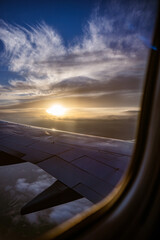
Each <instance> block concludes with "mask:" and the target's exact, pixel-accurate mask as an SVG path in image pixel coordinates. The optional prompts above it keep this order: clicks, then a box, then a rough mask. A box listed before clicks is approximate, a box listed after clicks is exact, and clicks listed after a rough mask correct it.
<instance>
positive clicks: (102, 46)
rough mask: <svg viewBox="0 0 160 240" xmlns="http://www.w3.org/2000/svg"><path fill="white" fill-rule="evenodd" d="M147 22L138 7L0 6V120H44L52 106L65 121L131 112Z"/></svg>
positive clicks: (150, 15) (150, 19) (147, 14)
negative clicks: (60, 108) (61, 109)
mask: <svg viewBox="0 0 160 240" xmlns="http://www.w3.org/2000/svg"><path fill="white" fill-rule="evenodd" d="M155 14H156V1H145V0H143V1H127V2H126V1H116V0H113V1H103V0H101V1H98V0H92V1H91V0H85V1H73V0H68V1H62V0H53V1H42V0H41V1H9V0H7V1H4V0H3V1H1V3H0V113H1V118H3V119H5V118H6V119H7V118H9V119H10V120H15V119H16V118H15V115H16V116H17V118H18V116H19V119H20V118H21V117H22V118H23V119H25V120H26V121H27V118H28V119H31V118H33V119H34V118H36V119H37V118H38V117H39V118H45V119H49V118H51V116H49V114H47V113H46V109H47V108H49V107H51V106H52V105H53V104H57V103H58V104H62V105H63V106H65V107H67V108H68V109H69V111H68V113H67V115H66V116H65V118H66V119H81V118H83V119H88V118H89V119H93V118H101V119H102V118H106V116H110V115H117V113H118V114H119V115H124V113H126V111H130V110H133V111H136V110H137V109H138V108H139V105H140V99H141V92H142V87H143V79H144V75H145V69H146V64H147V56H148V52H149V49H150V48H151V39H152V32H153V28H154V27H153V26H154V21H155ZM52 117H53V116H52ZM63 118H64V117H63Z"/></svg>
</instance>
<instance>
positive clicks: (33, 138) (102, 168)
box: [0, 121, 133, 214]
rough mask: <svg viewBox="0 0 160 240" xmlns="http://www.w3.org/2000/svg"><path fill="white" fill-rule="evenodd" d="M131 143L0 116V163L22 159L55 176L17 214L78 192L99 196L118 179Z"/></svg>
mask: <svg viewBox="0 0 160 240" xmlns="http://www.w3.org/2000/svg"><path fill="white" fill-rule="evenodd" d="M132 149H133V141H122V140H115V139H109V138H104V137H96V136H90V135H83V134H76V133H70V132H64V131H59V130H54V129H53V130H51V129H46V128H39V127H32V126H27V125H22V124H17V123H11V122H6V121H0V165H1V166H2V165H7V164H15V163H20V162H26V161H27V162H30V163H33V164H36V165H37V166H39V167H40V168H42V169H43V170H45V171H46V172H47V173H49V174H50V175H52V176H54V177H55V178H56V179H57V181H56V182H55V183H54V184H53V185H52V186H50V187H49V188H48V189H46V190H45V191H44V192H42V193H41V194H39V195H38V196H37V197H36V198H34V199H33V200H31V202H29V203H28V204H27V205H25V206H24V207H23V208H22V210H21V213H22V214H26V213H29V212H34V211H38V210H41V209H44V208H48V207H51V206H55V205H58V204H62V203H65V202H68V201H72V200H75V199H78V198H80V197H83V196H84V197H86V198H87V199H89V200H90V201H92V202H94V203H96V202H98V201H100V200H101V199H103V198H104V197H105V196H106V195H107V194H108V193H109V192H111V191H112V189H113V188H114V187H115V185H116V184H117V182H118V181H119V180H120V178H121V176H122V175H123V173H124V171H125V169H126V166H127V164H128V162H129V159H130V156H131V153H132Z"/></svg>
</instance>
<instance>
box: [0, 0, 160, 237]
mask: <svg viewBox="0 0 160 240" xmlns="http://www.w3.org/2000/svg"><path fill="white" fill-rule="evenodd" d="M157 2H158V1H156V0H152V1H147V0H142V1H138V0H135V1H127V2H126V1H123V0H120V1H118V0H116V1H112V0H111V1H109V0H108V1H107V0H101V1H97V0H92V1H91V0H85V1H73V0H68V1H65V0H55V1H36V0H35V1H33V0H32V1H30V0H29V1H27V2H26V1H18V0H17V1H10V0H6V1H2V2H1V3H0V59H1V60H0V165H1V166H0V181H1V186H0V193H1V198H0V204H1V206H2V208H1V211H0V225H1V228H0V238H2V239H4V240H7V239H22V240H23V239H30V238H35V237H37V236H40V235H41V234H43V233H45V232H46V231H48V230H49V229H51V228H53V227H54V226H57V225H58V224H60V223H62V222H64V221H65V220H67V219H69V218H71V217H73V216H74V215H76V214H78V213H80V212H82V211H84V210H86V209H88V208H89V207H91V206H92V205H93V204H94V203H97V202H99V201H100V200H102V199H103V198H104V197H105V196H107V194H109V193H110V192H111V191H112V190H113V189H114V187H115V186H116V185H117V183H118V182H119V180H120V179H121V177H122V176H123V174H124V172H125V170H126V169H127V166H128V165H129V163H130V159H131V156H132V152H133V148H134V143H135V141H136V129H137V128H136V127H137V124H138V117H139V114H140V111H141V109H140V108H141V98H142V96H143V86H144V77H145V73H146V68H147V61H148V55H149V52H150V49H152V50H154V51H157V49H156V46H153V45H152V34H153V30H154V23H155V16H156V8H157ZM14 163H15V165H13V164H14ZM16 163H18V164H16ZM20 211H21V213H20ZM8 226H9V227H8Z"/></svg>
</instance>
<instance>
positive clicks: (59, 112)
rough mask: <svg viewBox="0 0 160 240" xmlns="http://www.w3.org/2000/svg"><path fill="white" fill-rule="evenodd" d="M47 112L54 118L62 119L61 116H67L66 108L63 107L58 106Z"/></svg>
mask: <svg viewBox="0 0 160 240" xmlns="http://www.w3.org/2000/svg"><path fill="white" fill-rule="evenodd" d="M46 112H47V113H49V114H51V115H53V116H56V117H61V116H63V115H65V113H66V108H65V107H63V106H62V105H59V104H56V105H53V106H52V107H50V108H48V109H47V110H46Z"/></svg>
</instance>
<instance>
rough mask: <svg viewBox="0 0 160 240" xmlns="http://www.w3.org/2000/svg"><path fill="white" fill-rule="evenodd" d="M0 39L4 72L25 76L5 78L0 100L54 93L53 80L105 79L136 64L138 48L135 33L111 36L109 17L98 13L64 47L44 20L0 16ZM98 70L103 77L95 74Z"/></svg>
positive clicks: (56, 34) (140, 47)
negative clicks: (13, 21)
mask: <svg viewBox="0 0 160 240" xmlns="http://www.w3.org/2000/svg"><path fill="white" fill-rule="evenodd" d="M116 21H117V20H116ZM123 28H124V26H122V31H123V30H124V29H123ZM119 32H120V31H119ZM0 39H1V40H2V41H3V43H4V46H5V54H4V55H3V58H4V59H5V63H6V62H8V68H9V70H10V71H15V72H17V73H18V74H19V75H21V76H23V78H24V79H25V81H22V80H17V79H10V80H9V86H0V89H1V96H0V99H4V98H5V94H6V93H7V96H8V99H14V100H15V99H16V98H18V97H19V99H21V100H22V99H23V98H24V97H25V98H27V97H28V98H30V97H34V96H35V97H36V96H41V95H48V94H52V93H54V94H55V95H56V92H55V91H54V84H57V83H59V82H61V81H63V80H64V79H69V78H73V77H78V76H85V77H86V78H87V77H88V78H95V79H98V80H102V79H103V80H104V79H105V80H110V79H111V78H114V77H116V76H119V75H121V74H122V73H124V72H127V71H129V69H132V68H133V67H135V68H136V66H137V64H139V62H138V63H137V55H136V54H137V49H138V50H139V52H141V51H142V50H143V49H144V47H143V44H141V42H140V41H139V40H138V38H137V33H134V34H133V33H132V34H128V35H125V34H117V35H115V29H114V21H113V19H108V18H107V16H103V17H102V16H98V14H95V15H93V16H92V18H91V19H90V21H88V23H87V24H86V26H85V27H84V35H83V36H82V37H81V38H77V40H76V41H75V42H74V43H72V44H69V46H68V47H67V46H65V45H64V43H63V40H62V38H61V36H60V35H59V34H58V33H57V32H56V31H55V30H54V29H53V28H52V27H50V26H48V25H46V24H45V23H42V24H39V25H38V26H34V27H33V26H32V27H31V26H28V27H26V28H24V27H21V26H18V25H10V24H7V23H6V22H4V21H2V20H1V24H0ZM138 59H139V53H138ZM139 61H140V62H143V61H142V59H139ZM143 67H144V66H143ZM104 72H106V73H107V74H106V75H107V77H106V75H105V76H104V74H101V73H104ZM142 72H143V71H142ZM136 74H137V73H134V75H136ZM142 74H143V73H142ZM86 81H87V80H86ZM51 86H52V88H51ZM3 97H4V98H3Z"/></svg>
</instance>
